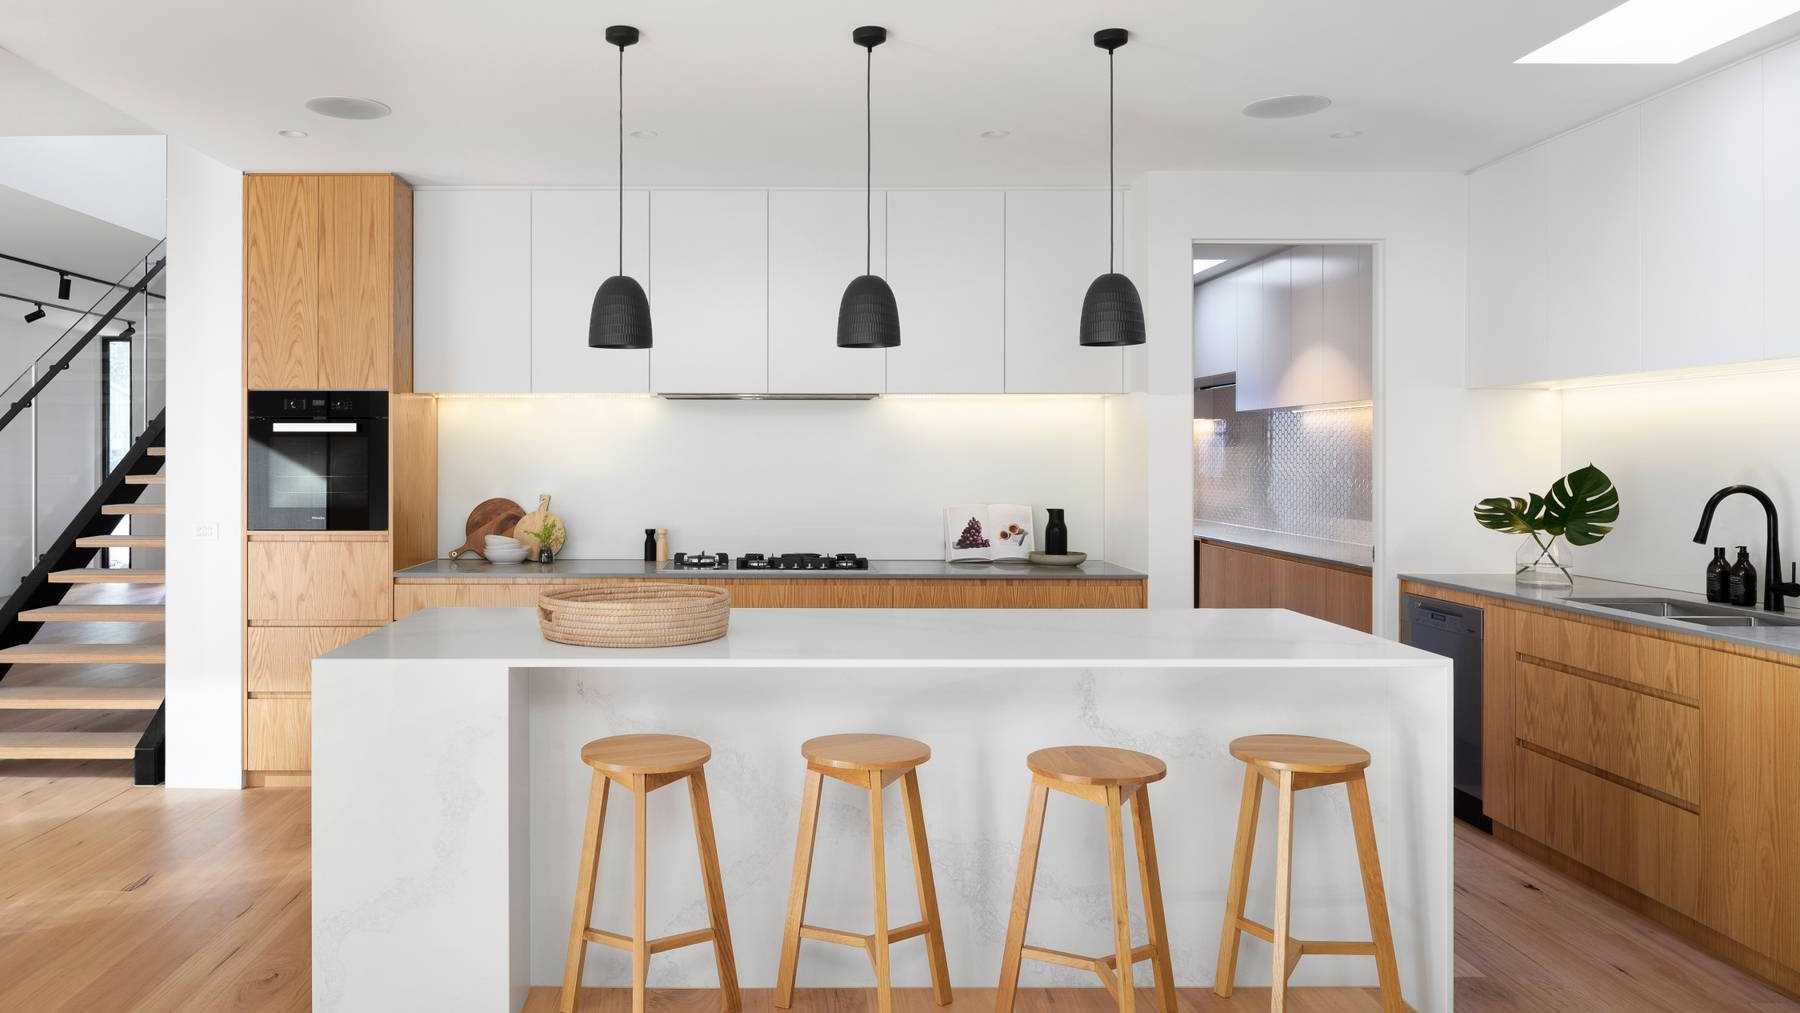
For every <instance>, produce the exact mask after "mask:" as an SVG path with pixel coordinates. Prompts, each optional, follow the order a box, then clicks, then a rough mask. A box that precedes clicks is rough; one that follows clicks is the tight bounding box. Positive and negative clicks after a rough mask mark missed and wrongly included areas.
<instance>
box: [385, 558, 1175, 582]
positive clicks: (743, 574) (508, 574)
mask: <svg viewBox="0 0 1800 1013" xmlns="http://www.w3.org/2000/svg"><path fill="white" fill-rule="evenodd" d="M734 565H735V564H734ZM602 577H656V578H663V579H667V578H671V577H687V578H704V579H708V580H794V579H800V580H869V579H878V580H1143V579H1144V574H1142V573H1139V572H1138V571H1136V570H1129V569H1126V568H1125V567H1123V566H1119V565H1117V564H1114V563H1108V562H1106V561H1105V560H1099V559H1089V560H1088V561H1087V562H1085V563H1082V564H1081V565H1080V566H1037V565H1034V564H1032V563H1026V562H1022V561H1009V562H1000V563H946V562H944V561H942V560H938V559H871V560H869V568H868V569H867V570H738V569H730V570H678V569H676V568H675V567H674V566H673V565H672V564H669V563H646V562H644V561H642V560H638V559H568V558H564V559H559V560H557V561H556V562H554V563H549V564H544V563H490V562H488V561H486V560H484V559H481V558H480V557H478V556H465V557H464V558H462V559H433V560H430V561H429V562H424V563H420V564H418V565H417V566H409V567H407V568H406V569H404V570H400V571H398V572H397V573H395V574H394V580H395V581H396V582H398V583H402V584H405V583H409V582H411V583H439V582H443V581H446V580H456V581H464V580H467V581H488V580H495V581H557V580H587V579H598V578H602Z"/></svg>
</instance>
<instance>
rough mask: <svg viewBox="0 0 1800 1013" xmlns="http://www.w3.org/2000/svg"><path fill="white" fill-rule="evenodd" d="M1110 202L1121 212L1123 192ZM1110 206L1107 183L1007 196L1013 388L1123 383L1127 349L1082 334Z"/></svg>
mask: <svg viewBox="0 0 1800 1013" xmlns="http://www.w3.org/2000/svg"><path fill="white" fill-rule="evenodd" d="M1111 204H1112V207H1111V211H1110V213H1111V214H1114V215H1117V214H1118V213H1119V210H1120V208H1119V203H1118V199H1117V198H1116V197H1115V198H1114V199H1113V200H1112V202H1111ZM1107 205H1108V200H1107V195H1106V192H1105V191H1103V190H1018V191H1013V192H1009V193H1008V194H1007V195H1006V270H1005V284H1006V317H1005V321H1006V390H1007V392H1008V393H1028V394H1029V393H1056V394H1085V393H1101V394H1116V393H1118V392H1119V391H1120V390H1122V389H1123V373H1122V369H1123V365H1124V355H1123V353H1122V352H1121V350H1120V349H1117V348H1084V347H1082V345H1081V341H1080V338H1081V304H1082V300H1083V298H1084V297H1085V296H1086V295H1087V289H1088V285H1090V284H1091V283H1092V282H1093V280H1094V279H1095V278H1097V277H1099V276H1100V275H1102V274H1105V273H1106V270H1107V255H1106V254H1107V215H1108V213H1109V210H1108V206H1107ZM1113 234H1114V236H1115V237H1116V236H1117V230H1116V229H1115V230H1114V233H1113ZM1115 242H1116V238H1115ZM1116 253H1117V251H1116V250H1115V256H1116Z"/></svg>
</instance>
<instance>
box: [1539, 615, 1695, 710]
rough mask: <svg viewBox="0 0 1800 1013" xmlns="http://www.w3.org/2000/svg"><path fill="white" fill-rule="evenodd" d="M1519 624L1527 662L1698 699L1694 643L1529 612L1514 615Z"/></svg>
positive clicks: (1687, 698) (1691, 699)
mask: <svg viewBox="0 0 1800 1013" xmlns="http://www.w3.org/2000/svg"><path fill="white" fill-rule="evenodd" d="M1517 622H1518V625H1517V628H1516V631H1515V634H1516V635H1515V646H1516V649H1517V650H1518V652H1519V654H1520V655H1522V656H1525V657H1526V658H1527V659H1528V660H1529V659H1532V658H1541V659H1544V660H1546V661H1554V662H1557V663H1559V664H1562V665H1567V666H1569V667H1571V668H1578V669H1581V670H1582V671H1585V672H1592V673H1595V674H1597V675H1603V676H1610V677H1612V678H1614V679H1619V680H1622V681H1624V682H1630V683H1635V684H1637V685H1640V686H1646V687H1649V688H1650V689H1653V690H1660V691H1662V692H1664V693H1670V694H1674V695H1675V696H1679V697H1682V698H1684V699H1686V700H1688V701H1690V702H1692V703H1694V704H1696V705H1697V704H1698V703H1699V702H1700V649H1699V648H1697V647H1690V646H1688V645H1687V644H1676V643H1671V642H1669V641H1667V640H1659V639H1657V638H1656V637H1645V636H1638V635H1636V634H1632V633H1625V632H1622V631H1620V630H1610V629H1606V628H1605V627H1601V626H1595V625H1593V624H1591V623H1583V622H1576V621H1574V620H1572V619H1554V618H1551V617H1550V616H1543V615H1538V614H1536V613H1531V612H1520V613H1518V620H1517Z"/></svg>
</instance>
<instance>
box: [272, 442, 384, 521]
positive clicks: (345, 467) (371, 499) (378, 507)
mask: <svg viewBox="0 0 1800 1013" xmlns="http://www.w3.org/2000/svg"><path fill="white" fill-rule="evenodd" d="M385 430H386V427H385V425H383V424H382V423H381V422H380V421H379V420H359V421H355V422H350V421H333V422H300V421H295V422H284V421H264V420H259V421H257V422H256V423H255V424H253V426H252V430H251V455H250V483H249V485H250V527H251V529H252V530H256V531H368V530H378V529H380V528H383V527H385V526H386V524H385V521H386V518H385V516H378V515H382V514H385V513H386V508H387V505H386V495H385V493H386V488H385V487H386V479H387V461H386V456H387V455H386V443H387V435H386V432H385Z"/></svg>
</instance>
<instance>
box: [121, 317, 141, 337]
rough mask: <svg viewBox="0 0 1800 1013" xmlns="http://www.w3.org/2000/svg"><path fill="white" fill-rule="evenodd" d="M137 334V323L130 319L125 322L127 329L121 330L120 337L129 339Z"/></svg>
mask: <svg viewBox="0 0 1800 1013" xmlns="http://www.w3.org/2000/svg"><path fill="white" fill-rule="evenodd" d="M135 334H137V325H136V324H134V323H132V322H130V321H129V320H128V321H126V322H125V329H124V330H122V331H120V332H119V337H121V338H127V339H129V338H131V337H132V336H133V335H135Z"/></svg>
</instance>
